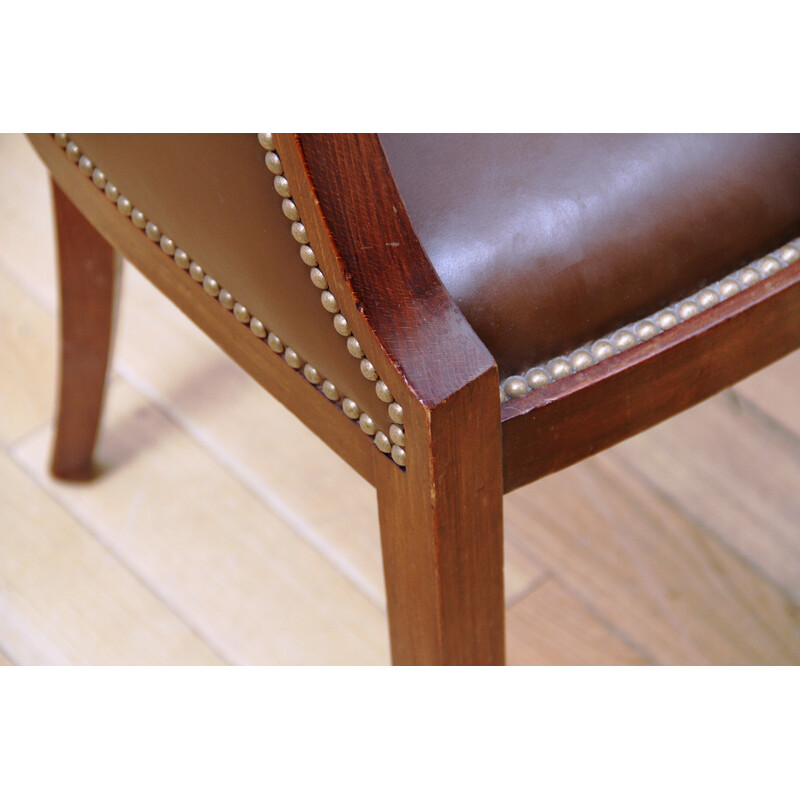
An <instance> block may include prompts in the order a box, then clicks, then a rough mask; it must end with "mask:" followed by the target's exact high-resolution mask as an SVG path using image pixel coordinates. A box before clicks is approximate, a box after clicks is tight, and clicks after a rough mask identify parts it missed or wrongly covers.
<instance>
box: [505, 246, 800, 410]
mask: <svg viewBox="0 0 800 800" xmlns="http://www.w3.org/2000/svg"><path fill="white" fill-rule="evenodd" d="M798 259H800V238H798V239H794V240H792V241H791V242H788V243H787V244H785V245H783V247H780V248H778V249H777V250H775V251H773V252H772V253H770V254H769V255H767V256H764V257H763V258H759V259H757V260H756V261H753V262H752V263H751V264H748V265H747V266H746V267H742V268H741V269H738V270H736V271H735V272H732V273H731V274H730V275H728V276H726V277H724V278H722V280H719V281H717V282H716V283H712V284H711V285H710V286H706V287H705V288H704V289H701V290H700V291H698V292H695V293H694V294H693V295H690V296H689V297H687V298H685V299H683V300H679V301H678V302H677V303H674V304H673V305H671V306H667V308H664V309H662V310H661V311H658V312H657V313H655V314H651V315H650V316H649V317H646V318H645V319H641V320H639V321H638V322H634V323H632V324H630V325H626V326H625V327H623V328H620V329H619V330H616V331H614V333H612V334H611V335H610V336H606V337H604V338H602V339H597V340H596V341H594V342H589V343H587V344H585V345H583V346H582V347H579V348H578V349H577V350H574V351H573V352H572V353H570V354H569V355H565V356H560V357H558V358H554V359H552V360H551V361H549V362H547V363H545V364H539V365H538V366H535V367H533V368H532V369H529V370H528V371H527V372H526V373H525V375H511V376H510V377H508V378H506V379H505V380H503V381H501V382H500V402H503V403H504V402H506V401H508V400H512V399H513V398H515V397H524V396H525V395H526V394H528V393H529V392H531V391H535V390H536V389H541V388H542V387H543V386H547V385H548V384H550V383H553V382H554V381H558V380H561V379H562V378H566V377H567V375H572V374H573V373H575V372H580V371H581V370H583V369H586V367H590V366H591V365H592V364H597V363H598V362H600V361H604V360H605V359H607V358H610V357H611V356H613V355H616V354H617V353H621V352H622V351H624V350H628V349H630V348H631V347H635V346H636V345H637V344H640V343H641V342H646V341H648V340H650V339H652V338H653V337H654V336H658V335H659V334H660V333H663V332H664V331H668V330H670V328H674V327H675V326H676V325H680V324H681V323H682V322H685V321H686V320H688V319H691V318H692V317H694V316H696V315H697V314H701V313H702V312H703V311H705V310H706V309H709V308H711V307H712V306H715V305H717V304H719V303H722V302H725V300H727V299H728V298H729V297H733V295H735V294H738V293H739V292H741V291H744V290H745V289H747V288H749V287H750V286H753V285H754V284H756V283H758V282H759V281H761V280H763V279H764V278H766V277H768V276H769V275H774V274H775V273H776V272H779V271H780V270H782V269H784V268H785V267H787V266H789V264H793V263H794V262H795V261H797V260H798Z"/></svg>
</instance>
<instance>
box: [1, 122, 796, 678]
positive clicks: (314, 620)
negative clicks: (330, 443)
mask: <svg viewBox="0 0 800 800" xmlns="http://www.w3.org/2000/svg"><path fill="white" fill-rule="evenodd" d="M54 275H55V270H54V245H53V235H52V231H51V216H50V198H49V189H48V184H47V178H46V174H45V171H44V168H43V167H42V166H41V165H40V163H39V161H38V159H37V157H36V156H35V155H34V153H33V151H32V150H31V149H30V147H29V146H28V144H27V142H26V141H25V139H24V138H23V137H20V136H8V135H6V136H2V137H0V331H2V334H3V339H4V341H3V346H2V347H0V664H220V663H232V664H385V663H387V662H388V660H389V648H388V637H387V631H386V618H385V612H384V604H385V598H384V593H383V587H382V575H381V561H380V549H379V541H378V517H377V509H376V503H375V495H374V491H373V490H372V488H371V487H370V486H369V485H368V484H367V483H366V482H364V481H363V480H362V479H361V478H359V477H358V476H357V475H356V474H355V473H354V472H352V471H351V470H350V469H349V468H348V467H347V466H345V465H344V463H343V462H342V461H340V460H339V458H338V457H337V456H336V455H334V454H333V453H332V452H331V451H329V450H328V449H327V448H326V447H325V446H324V445H322V444H321V443H320V442H319V441H318V440H317V439H316V438H315V437H314V436H313V435H312V434H310V433H309V432H308V431H307V430H306V429H305V428H304V427H303V426H302V425H301V424H300V423H299V422H298V421H297V420H296V419H295V418H294V417H293V416H292V415H291V414H289V413H288V412H287V411H286V410H285V409H283V408H282V407H281V406H279V405H278V404H277V403H276V402H275V401H273V400H272V398H271V397H270V396H269V395H267V394H265V393H264V392H263V390H261V389H260V388H259V387H258V386H257V385H256V384H255V383H254V382H252V381H250V380H249V379H248V378H247V377H246V376H245V375H244V373H243V372H242V371H241V370H239V368H238V367H236V366H234V365H233V364H231V363H230V362H229V361H228V360H227V359H226V358H225V357H224V356H223V354H222V353H221V351H220V350H218V349H217V347H216V346H215V345H214V344H212V343H211V342H210V341H209V340H208V339H206V338H205V337H204V335H202V334H201V333H200V332H199V331H197V330H196V329H195V328H194V327H193V326H192V325H191V323H189V322H188V320H186V319H185V318H184V317H183V316H182V315H181V314H180V313H179V312H178V311H177V310H176V309H175V308H174V307H172V306H171V305H170V303H169V302H168V301H166V300H165V299H164V298H163V297H162V296H160V295H159V294H158V293H157V292H156V291H155V290H154V289H153V288H152V287H151V286H150V285H149V284H147V283H146V281H145V280H144V279H143V278H142V277H141V276H140V275H139V274H138V273H137V272H136V271H135V270H134V269H132V268H131V267H130V266H128V265H126V267H125V273H124V278H123V292H122V300H121V304H120V314H119V320H118V335H117V346H116V352H115V357H114V369H113V375H112V379H111V383H110V386H109V391H108V396H107V408H106V415H105V419H104V426H103V430H102V434H101V445H100V451H99V457H100V461H101V463H102V465H103V467H104V471H103V473H102V475H101V477H100V478H99V479H98V480H97V481H96V482H94V483H92V484H87V485H81V486H75V485H66V484H60V483H57V482H54V481H53V480H51V479H50V478H49V477H48V475H47V469H46V467H47V462H48V458H49V449H50V446H51V428H50V420H51V418H52V415H53V403H54V393H55V381H54V375H55V368H56V365H55V351H56V334H55V326H56V303H55V283H54ZM753 346H758V338H757V336H754V337H753ZM799 405H800V354H798V355H795V356H791V357H789V358H787V359H785V360H784V361H783V362H781V363H779V364H776V365H774V366H773V367H771V368H769V369H767V370H765V371H764V372H762V373H760V374H758V375H756V376H754V377H753V378H751V379H750V380H748V381H746V382H744V383H743V384H740V385H739V386H737V387H736V388H735V389H734V390H732V391H729V392H726V393H724V394H722V395H719V396H717V397H715V398H713V399H711V400H709V401H708V402H706V403H704V404H703V405H701V406H699V407H697V408H695V409H694V410H692V411H690V412H688V413H685V414H683V415H682V416H680V417H678V418H676V419H674V420H671V421H669V422H667V423H665V424H663V425H661V426H659V427H657V428H655V429H653V430H651V431H649V432H647V433H645V434H643V435H641V436H639V437H637V438H635V439H632V440H630V441H629V442H626V443H625V444H623V445H620V446H618V447H616V448H614V449H612V450H610V451H607V452H605V453H603V454H601V455H599V456H596V457H595V458H593V459H591V460H589V461H586V462H584V463H582V464H580V465H577V466H575V467H573V468H571V469H569V470H566V471H564V472H562V473H560V474H557V475H555V476H552V477H550V478H547V479H545V480H544V481H541V482H539V483H537V484H534V485H532V486H528V487H526V488H524V489H520V490H518V491H516V492H514V493H512V494H511V495H508V496H507V498H506V503H505V513H506V589H507V603H508V656H509V661H510V662H511V663H513V664H650V663H653V664H797V663H800V413H798V406H799Z"/></svg>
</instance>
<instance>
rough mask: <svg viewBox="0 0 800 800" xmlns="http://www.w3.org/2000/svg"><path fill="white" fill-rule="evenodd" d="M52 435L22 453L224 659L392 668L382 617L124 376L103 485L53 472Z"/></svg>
mask: <svg viewBox="0 0 800 800" xmlns="http://www.w3.org/2000/svg"><path fill="white" fill-rule="evenodd" d="M49 436H50V432H49V431H48V430H43V431H41V432H37V433H36V434H35V435H34V436H33V437H31V438H30V439H28V440H26V441H25V442H22V443H20V445H18V446H17V448H16V449H15V450H14V456H15V458H17V459H19V460H20V461H21V463H23V464H24V465H25V467H26V469H28V470H30V472H31V473H32V474H35V475H36V478H37V480H38V481H40V482H41V484H42V486H44V487H45V488H46V490H47V491H48V492H49V493H51V494H53V495H54V496H55V497H56V498H57V499H58V501H59V502H60V503H61V504H62V505H63V506H64V507H65V508H67V509H68V510H69V511H70V513H71V514H72V515H73V516H75V517H76V518H77V519H78V520H80V521H85V522H86V524H89V521H91V526H92V529H93V532H94V534H95V536H96V537H97V538H98V540H99V541H100V542H101V543H103V545H104V546H105V547H106V548H108V549H109V550H111V551H112V552H113V553H114V554H115V555H116V557H117V558H118V559H119V560H120V561H122V562H123V563H124V564H125V565H126V566H127V568H128V569H130V570H132V571H134V572H135V573H136V574H137V575H139V576H140V577H141V580H143V581H144V582H145V583H147V585H152V586H158V587H159V591H160V596H161V597H162V599H163V601H164V602H165V603H167V604H168V605H169V607H170V608H171V609H173V610H174V611H175V613H176V614H178V615H179V616H180V617H181V618H182V619H184V620H185V621H186V622H187V624H188V625H189V626H190V627H191V628H192V629H193V630H195V631H196V632H197V633H198V635H199V636H201V637H202V638H203V640H204V641H206V642H207V643H209V646H211V647H212V648H213V649H214V651H215V652H218V653H220V655H221V656H222V657H223V658H224V659H225V660H226V661H229V662H231V663H236V664H306V663H312V664H315V663H317V664H319V663H324V664H339V663H361V664H374V663H386V662H387V661H388V641H387V634H386V621H385V617H384V615H383V614H382V612H381V610H380V609H379V608H376V607H375V606H374V605H373V604H372V603H370V602H369V601H368V600H367V599H366V598H365V597H364V595H363V594H361V593H360V592H359V591H358V589H357V588H355V587H354V586H353V585H352V584H351V583H350V582H349V581H348V580H347V579H346V578H345V577H343V576H342V575H341V574H340V573H339V572H338V571H337V570H336V569H335V568H334V567H333V566H332V565H331V564H330V563H329V562H328V561H326V559H325V558H323V557H322V555H321V554H320V553H319V552H317V551H315V549H314V548H313V547H312V546H311V545H309V544H308V543H307V542H306V541H304V540H303V539H301V538H300V536H298V534H297V533H296V532H295V531H293V530H292V528H291V527H289V525H287V524H286V522H284V521H283V520H282V519H280V518H278V517H277V516H276V515H275V514H273V513H272V512H271V511H270V510H269V509H267V508H265V507H264V506H263V505H262V504H261V503H260V502H259V501H258V500H257V498H255V497H254V496H253V495H252V494H251V493H250V492H249V491H248V489H247V488H246V487H245V486H242V485H241V484H239V483H238V482H237V481H236V480H235V479H234V478H233V477H231V476H230V475H229V474H228V471H227V470H226V469H225V467H224V465H222V464H219V463H216V462H215V461H214V459H213V458H212V457H211V456H210V455H209V454H207V453H205V452H204V451H203V449H202V448H201V447H200V446H199V445H198V444H197V443H196V442H194V441H192V440H191V438H190V437H189V436H187V435H186V434H185V433H184V432H182V431H181V430H179V429H178V428H176V427H175V426H174V425H172V424H171V423H170V422H169V420H168V419H166V418H165V417H164V416H163V415H162V414H160V413H159V412H158V411H157V410H156V409H154V408H152V407H151V406H150V405H149V404H148V403H146V402H145V401H144V400H143V398H142V397H141V396H140V395H139V394H138V393H137V392H136V391H134V390H133V389H131V388H130V387H129V386H128V385H127V384H126V383H125V382H124V381H121V380H119V379H115V380H114V381H112V383H111V385H110V387H109V395H108V402H107V409H106V420H105V423H104V432H103V436H101V438H100V443H99V446H98V454H97V460H98V463H99V464H100V465H101V466H105V471H104V472H103V474H102V475H101V477H100V478H99V479H98V480H97V481H95V482H94V483H92V484H86V485H84V484H64V483H59V482H56V481H52V480H50V479H49V478H48V477H47V476H45V475H43V474H42V467H43V462H44V459H45V455H46V452H47V446H48V440H49Z"/></svg>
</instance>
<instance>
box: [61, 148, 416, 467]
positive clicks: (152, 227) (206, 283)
mask: <svg viewBox="0 0 800 800" xmlns="http://www.w3.org/2000/svg"><path fill="white" fill-rule="evenodd" d="M262 135H263V136H269V134H262ZM262 135H260V136H259V141H260V142H262V144H263V143H264V141H268V142H270V143H271V139H270V140H266V139H265V140H262V138H261V136H262ZM53 138H54V139H55V141H56V143H57V144H58V145H59V146H60V147H61V148H62V149H64V150H65V152H66V155H67V158H69V159H70V161H73V162H74V163H75V165H76V166H77V168H78V169H79V170H80V172H81V174H83V175H84V176H85V177H87V178H88V179H90V180H91V181H92V183H93V184H94V185H95V186H96V187H97V188H98V189H99V190H101V191H102V192H103V193H104V194H105V196H106V198H107V199H108V201H109V202H111V203H115V204H116V206H117V209H118V210H119V212H120V213H121V214H123V216H126V217H128V219H129V220H130V221H131V223H132V224H133V225H134V226H135V227H136V228H137V229H138V230H139V231H141V232H142V234H143V235H145V236H147V238H148V239H150V240H151V241H152V242H153V243H154V244H155V243H157V244H158V245H159V246H160V248H161V250H162V251H163V252H164V253H165V254H166V255H168V256H170V257H171V258H172V260H173V261H174V262H175V263H176V265H177V266H178V267H180V268H181V269H183V270H184V271H187V272H188V273H189V275H190V276H191V277H192V278H193V279H194V280H195V281H197V283H199V284H201V285H202V287H203V290H204V291H205V293H206V294H208V295H209V296H210V297H213V298H215V299H216V300H217V301H218V302H219V303H220V305H222V307H223V308H225V309H226V310H228V311H230V312H231V314H232V315H233V316H234V317H235V318H236V319H237V320H238V321H239V322H241V323H242V324H243V325H247V326H248V327H249V328H250V331H251V332H252V333H253V335H254V336H256V337H257V338H259V339H263V340H264V341H265V342H266V344H267V346H268V347H269V348H270V349H271V350H272V351H273V352H275V353H277V354H280V355H282V356H283V359H284V361H286V363H287V364H288V365H289V366H290V367H292V368H293V369H295V370H297V371H299V372H300V374H301V375H302V376H303V377H304V378H305V379H306V380H307V381H308V382H309V383H310V384H311V385H312V386H316V387H317V388H319V390H320V391H321V392H322V394H323V395H324V396H325V397H326V398H327V399H328V400H330V401H331V402H332V403H336V404H337V405H341V408H342V411H343V412H344V413H345V414H346V415H347V416H348V417H350V418H351V419H355V420H358V424H359V427H360V428H361V430H363V431H364V432H365V433H368V434H369V435H370V436H372V437H373V441H374V442H375V445H376V447H378V449H379V450H381V451H382V452H387V450H386V445H387V442H388V441H389V440H388V437H387V436H386V434H385V433H383V432H382V431H378V430H377V426H376V425H375V423H374V422H373V421H372V419H371V418H370V417H369V416H367V415H366V414H364V413H362V411H361V409H360V408H359V407H358V405H357V403H356V402H355V401H353V400H351V399H350V398H347V397H345V398H340V395H339V392H338V390H337V389H336V387H335V386H334V385H333V383H331V382H330V381H329V380H327V379H326V378H325V377H323V375H322V374H321V373H320V372H319V370H317V369H316V368H315V367H313V366H312V365H311V364H309V363H308V362H306V361H304V360H303V359H302V358H301V357H300V356H299V355H298V354H297V353H296V352H295V351H294V350H292V348H291V347H287V346H286V345H285V343H284V342H283V341H282V340H281V339H280V338H279V337H278V336H277V334H275V333H274V332H273V331H269V330H267V328H266V327H265V326H264V324H263V322H261V320H259V319H258V318H257V317H254V316H252V315H251V314H250V312H249V311H248V310H247V308H246V307H245V306H244V305H242V304H241V303H239V302H237V301H236V299H235V298H234V297H233V295H232V294H231V293H230V292H229V291H228V290H227V289H225V288H223V287H222V286H221V285H220V284H219V283H218V282H217V281H216V280H215V279H214V278H213V277H212V276H211V275H209V274H208V273H207V272H206V271H205V270H204V269H203V267H201V266H200V265H199V264H198V263H197V262H196V261H193V260H192V259H191V258H190V257H189V256H188V255H187V254H186V252H185V251H183V250H181V249H180V248H179V247H177V246H176V245H175V242H174V241H173V240H172V239H170V238H169V237H168V236H165V235H164V234H162V233H161V229H160V228H159V227H158V225H156V224H155V223H154V222H153V221H152V220H148V219H147V218H146V217H145V215H144V213H143V212H142V211H141V210H140V209H138V208H136V207H135V206H134V205H133V204H132V203H131V201H130V200H129V199H128V198H126V197H125V196H124V195H123V194H121V193H120V191H119V189H118V188H117V187H116V186H115V185H114V184H113V183H111V181H109V180H108V178H107V177H106V175H105V173H103V172H102V171H101V170H100V169H98V168H97V167H96V166H95V165H94V163H93V162H92V161H91V159H90V158H89V157H88V156H87V155H85V154H83V153H81V151H80V148H79V147H78V145H77V144H75V143H74V142H73V141H71V140H70V138H69V136H68V134H65V133H56V134H53ZM275 159H277V155H275ZM272 163H273V165H275V164H276V163H277V166H280V161H277V162H276V161H275V160H273V161H272ZM268 164H269V162H268ZM270 169H273V171H275V169H274V168H273V167H270ZM278 177H280V175H276V188H277V178H278ZM281 186H282V184H281ZM287 186H288V184H287ZM279 193H280V192H279ZM289 202H290V203H291V200H290V201H289ZM292 208H294V203H291V206H288V205H285V206H284V213H285V214H287V216H288V214H290V213H292V211H291V209H292ZM287 209H288V213H287ZM337 310H338V309H337ZM340 400H341V402H340ZM393 458H394V456H393ZM404 458H405V454H403V457H402V458H401V459H400V460H401V461H402V460H404ZM394 460H395V461H396V462H397V463H400V462H399V461H398V459H397V458H394ZM401 466H403V464H401Z"/></svg>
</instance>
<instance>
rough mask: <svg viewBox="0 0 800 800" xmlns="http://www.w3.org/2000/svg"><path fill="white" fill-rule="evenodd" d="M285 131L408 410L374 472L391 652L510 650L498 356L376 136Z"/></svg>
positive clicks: (315, 235)
mask: <svg viewBox="0 0 800 800" xmlns="http://www.w3.org/2000/svg"><path fill="white" fill-rule="evenodd" d="M277 145H278V149H279V151H280V153H281V160H282V163H283V165H284V170H285V172H286V174H287V177H288V178H289V181H290V185H291V186H292V187H293V198H294V200H295V203H296V204H297V206H298V208H299V209H300V215H301V218H302V219H303V221H304V224H305V225H306V227H307V228H308V229H309V230H310V231H311V234H312V235H311V238H312V241H314V242H315V248H316V249H315V253H316V255H317V259H318V260H319V261H320V264H321V266H322V268H323V271H324V272H325V274H326V276H327V277H328V281H329V283H331V284H332V285H333V291H334V294H335V296H336V297H337V300H338V302H339V305H340V307H341V308H342V312H343V313H344V315H345V317H346V318H347V320H348V323H349V324H350V327H351V328H352V329H353V331H354V333H355V335H356V338H357V339H358V341H359V342H360V344H361V347H362V348H363V350H364V352H365V353H366V355H367V357H368V358H369V359H370V360H371V361H372V362H373V364H374V365H375V366H376V368H377V370H378V372H379V374H380V375H381V377H382V378H383V380H384V381H385V382H386V383H387V384H388V386H389V388H390V389H391V391H392V393H393V395H394V397H395V399H396V400H397V401H398V402H399V403H400V404H401V405H402V406H403V408H404V411H405V416H404V424H405V431H406V446H405V450H406V464H407V466H406V471H405V473H402V472H400V471H399V470H397V469H396V468H394V467H393V465H391V464H389V465H388V467H387V465H386V463H384V462H379V463H377V464H376V472H375V482H376V486H377V489H378V504H379V513H380V520H381V543H382V550H383V563H384V575H385V580H386V590H387V604H388V612H389V628H390V635H391V641H392V659H393V662H394V663H400V664H501V663H503V661H504V657H505V645H504V641H505V639H504V608H503V571H502V570H503V528H502V477H501V476H502V470H501V465H502V453H501V449H500V419H499V403H498V399H497V398H498V392H499V382H498V377H497V368H496V366H495V364H494V360H493V359H492V357H491V355H490V354H489V352H488V350H487V349H486V347H485V346H484V345H483V343H482V342H481V341H480V340H479V339H478V337H477V336H476V334H475V333H474V331H473V330H472V328H471V327H470V326H469V324H468V323H467V322H466V320H465V319H464V317H463V315H462V314H461V312H460V311H459V309H458V307H457V306H456V304H455V302H454V301H453V299H452V297H451V296H450V295H449V294H448V293H447V291H446V290H445V289H444V286H443V285H442V283H441V281H440V280H439V278H438V275H437V274H436V272H435V271H434V269H433V267H432V265H431V264H430V262H429V261H428V259H427V256H426V255H425V253H424V251H423V249H422V247H421V245H420V243H419V241H418V239H417V237H416V234H415V233H414V230H413V228H412V226H411V223H410V221H409V219H408V217H407V215H406V213H405V209H404V207H403V204H402V200H401V199H400V196H399V193H398V192H397V188H396V187H395V185H394V181H393V180H392V178H391V173H390V172H389V168H388V165H387V163H386V159H385V156H384V154H383V150H382V148H381V146H380V143H379V141H378V139H377V137H375V136H370V135H336V136H317V135H308V134H304V135H302V136H299V137H290V136H281V135H279V136H278V139H277ZM365 186H369V187H370V193H369V200H368V202H367V201H366V198H365V195H364V187H365ZM317 242H319V243H320V244H319V245H316V243H317ZM476 465H480V468H479V469H476Z"/></svg>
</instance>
